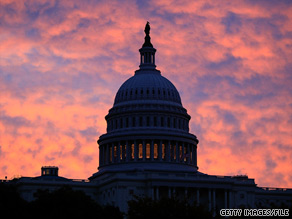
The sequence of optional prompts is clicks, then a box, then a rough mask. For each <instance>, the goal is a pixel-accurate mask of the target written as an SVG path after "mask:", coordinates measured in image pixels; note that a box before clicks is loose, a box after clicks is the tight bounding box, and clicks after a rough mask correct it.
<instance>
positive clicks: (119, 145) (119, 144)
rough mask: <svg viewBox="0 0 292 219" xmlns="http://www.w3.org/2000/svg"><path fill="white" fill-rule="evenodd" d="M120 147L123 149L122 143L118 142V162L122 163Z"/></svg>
mask: <svg viewBox="0 0 292 219" xmlns="http://www.w3.org/2000/svg"><path fill="white" fill-rule="evenodd" d="M120 147H121V142H118V145H117V160H118V163H120V161H121V159H120V153H121V150H120Z"/></svg>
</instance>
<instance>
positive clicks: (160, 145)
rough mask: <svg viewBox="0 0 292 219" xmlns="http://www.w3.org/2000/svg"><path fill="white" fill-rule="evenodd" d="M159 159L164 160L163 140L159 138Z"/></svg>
mask: <svg viewBox="0 0 292 219" xmlns="http://www.w3.org/2000/svg"><path fill="white" fill-rule="evenodd" d="M158 160H159V161H162V141H161V140H159V145H158Z"/></svg>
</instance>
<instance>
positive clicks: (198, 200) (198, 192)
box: [197, 188, 200, 205]
mask: <svg viewBox="0 0 292 219" xmlns="http://www.w3.org/2000/svg"><path fill="white" fill-rule="evenodd" d="M199 204H200V189H199V188H197V205H199Z"/></svg>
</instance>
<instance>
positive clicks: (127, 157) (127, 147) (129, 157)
mask: <svg viewBox="0 0 292 219" xmlns="http://www.w3.org/2000/svg"><path fill="white" fill-rule="evenodd" d="M130 148H131V145H130V144H129V141H128V140H127V141H126V161H127V162H129V161H130V159H131V154H130V152H131V150H130Z"/></svg>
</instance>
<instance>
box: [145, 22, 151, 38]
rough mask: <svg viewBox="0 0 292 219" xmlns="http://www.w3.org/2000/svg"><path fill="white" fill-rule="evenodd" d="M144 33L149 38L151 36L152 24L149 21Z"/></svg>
mask: <svg viewBox="0 0 292 219" xmlns="http://www.w3.org/2000/svg"><path fill="white" fill-rule="evenodd" d="M144 32H145V34H146V36H149V34H150V23H149V21H147V23H146V26H145V30H144Z"/></svg>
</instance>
